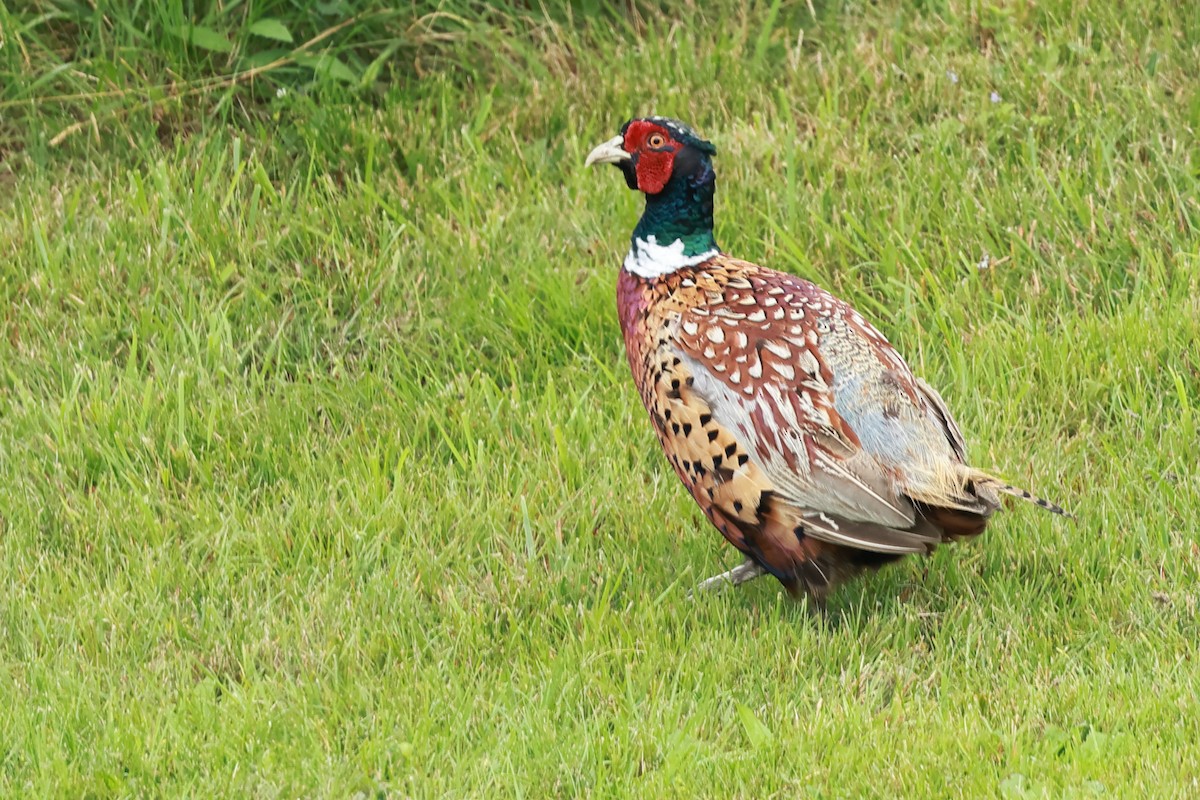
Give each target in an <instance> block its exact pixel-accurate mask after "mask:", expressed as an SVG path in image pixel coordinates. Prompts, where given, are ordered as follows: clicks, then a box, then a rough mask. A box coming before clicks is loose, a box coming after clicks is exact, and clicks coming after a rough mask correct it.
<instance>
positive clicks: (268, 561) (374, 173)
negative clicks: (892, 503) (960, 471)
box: [0, 0, 1200, 798]
mask: <svg viewBox="0 0 1200 800" xmlns="http://www.w3.org/2000/svg"><path fill="white" fill-rule="evenodd" d="M304 5H305V4H299V3H297V4H292V3H288V2H283V1H282V0H275V1H274V2H263V3H260V4H257V5H254V6H251V5H249V4H245V5H239V4H238V3H227V4H225V5H217V6H212V7H211V8H208V9H207V10H192V9H190V6H189V5H187V4H184V5H180V4H179V3H173V4H172V3H163V4H161V6H156V5H153V4H143V7H139V9H138V10H137V11H136V12H131V11H129V10H127V9H126V8H125V4H116V3H106V2H101V3H99V4H98V5H97V4H79V5H78V6H75V5H73V4H71V3H68V2H65V1H64V2H55V3H50V2H46V0H41V1H40V2H32V3H29V4H18V5H17V6H12V7H9V8H8V10H3V9H0V31H2V33H0V41H3V46H2V47H0V159H3V163H0V190H2V191H0V294H2V297H3V312H2V316H0V484H2V485H3V486H4V487H5V488H4V491H3V492H2V493H0V582H2V584H3V586H4V591H3V593H2V594H0V626H2V627H0V632H2V637H0V693H2V694H0V703H2V704H3V706H4V709H5V710H4V713H3V714H0V734H2V735H0V794H3V795H8V796H12V795H27V796H46V795H61V796H72V797H75V796H91V797H123V796H154V795H165V796H180V795H185V796H265V797H270V796H287V797H291V796H333V797H345V796H350V795H356V794H357V795H358V796H371V797H375V796H396V797H407V796H413V797H435V796H446V797H460V796H486V797H508V796H523V797H544V796H563V797H576V796H599V797H609V796H633V797H664V796H679V797H699V796H728V797H829V798H834V797H864V796H879V797H897V796H901V797H939V798H940V797H966V798H975V797H993V796H998V797H1055V798H1057V797H1091V796H1105V797H1142V796H1154V797H1167V796H1177V797H1184V796H1192V795H1194V793H1195V792H1196V791H1197V783H1196V781H1197V778H1196V776H1197V775H1200V744H1198V742H1200V702H1198V700H1197V697H1198V696H1200V669H1198V668H1197V663H1196V660H1197V642H1198V641H1200V624H1198V620H1197V603H1198V602H1200V589H1198V588H1197V587H1198V586H1200V547H1198V545H1197V536H1196V531H1197V530H1198V529H1200V499H1198V498H1200V472H1198V471H1197V467H1196V464H1197V462H1198V461H1200V439H1198V436H1197V432H1198V427H1200V347H1198V344H1197V343H1198V342H1200V299H1198V298H1200V203H1198V200H1197V198H1198V197H1200V193H1198V190H1200V144H1197V139H1196V135H1195V132H1196V130H1197V129H1200V88H1198V86H1197V83H1196V81H1195V76H1196V75H1197V74H1200V12H1197V11H1194V10H1191V9H1190V8H1189V6H1188V4H1184V3H1172V2H1167V0H1159V1H1158V2H1153V1H1152V2H1149V3H1139V4H1133V3H1123V2H1108V3H1090V2H1089V3H1085V2H1084V0H1045V2H1039V3H1036V4H1033V3H1026V2H1007V0H1005V2H1000V3H997V4H991V5H984V4H977V3H968V2H960V1H957V0H948V1H947V2H936V0H935V1H934V2H927V3H906V2H900V1H899V0H887V1H886V2H881V3H858V2H851V3H846V4H840V5H839V4H834V3H816V4H814V5H813V6H812V7H811V8H810V6H809V5H808V4H807V3H805V2H791V1H790V0H789V1H788V2H774V3H767V2H760V3H758V4H757V5H755V6H754V7H753V8H751V9H750V10H741V9H740V8H738V7H737V6H735V5H733V4H732V3H729V4H726V5H720V6H717V7H711V8H710V7H709V6H707V5H706V6H705V10H699V9H697V8H696V7H694V6H692V5H689V4H686V3H672V2H663V3H662V4H661V5H660V4H651V3H636V4H628V5H622V6H621V9H620V10H617V11H613V10H607V9H606V8H605V7H604V6H603V4H599V3H593V4H589V3H578V4H574V5H572V6H560V5H558V4H550V6H549V7H548V8H544V7H542V6H541V5H540V4H529V5H532V6H536V8H532V9H530V8H527V7H525V6H524V5H514V6H512V7H507V8H505V9H501V10H496V9H494V8H486V7H484V6H482V5H475V4H465V3H462V4H458V5H453V6H452V5H451V4H443V5H437V6H427V5H412V6H405V7H402V8H401V9H400V10H398V11H387V10H386V9H383V7H382V5H381V4H379V5H372V4H368V3H362V4H358V5H356V4H353V3H342V4H338V3H328V4H325V5H323V6H322V8H324V9H325V10H323V11H321V12H319V14H315V15H314V14H307V13H305V12H303V11H302V8H303V7H304ZM193 11H194V13H192V12H193ZM188 13H192V16H191V17H190V18H191V19H192V21H193V22H194V23H196V24H198V25H202V26H203V27H204V28H205V29H206V30H209V31H211V32H215V33H217V34H218V35H221V36H225V37H226V38H227V39H228V41H229V42H230V48H229V51H228V52H217V51H211V50H206V49H205V48H203V47H199V46H197V45H196V44H195V42H194V41H193V40H187V41H185V38H182V37H181V36H180V35H176V34H170V33H164V32H165V31H170V30H178V24H180V23H179V21H180V20H186V19H188V18H189V17H188ZM262 19H272V20H276V21H278V22H280V24H283V25H285V27H287V28H288V29H289V32H290V33H291V35H292V38H293V43H291V44H283V45H282V51H283V52H282V54H276V55H275V56H274V57H275V58H276V59H280V58H282V59H283V60H284V62H285V63H283V64H281V65H279V66H277V67H271V68H270V69H267V70H266V71H265V72H264V73H262V74H258V75H255V76H254V78H253V79H252V80H251V79H246V78H243V77H238V76H242V75H244V74H245V71H246V70H248V69H254V65H255V64H256V63H268V64H269V63H271V62H270V61H263V59H264V58H267V57H265V56H262V55H261V51H263V50H264V49H266V48H268V45H270V46H272V47H273V46H274V45H271V43H270V42H260V41H258V39H261V38H263V37H261V36H256V35H255V34H252V33H251V32H250V28H249V26H250V25H252V24H254V23H255V22H257V21H260V20H262ZM347 20H352V21H353V22H352V23H351V24H348V25H347V26H346V27H343V28H340V29H338V30H337V31H336V32H334V33H331V34H330V35H329V36H328V37H327V38H325V39H322V40H321V41H319V42H317V43H316V44H314V45H313V46H312V48H311V52H310V50H300V51H297V50H296V49H295V48H296V47H298V46H299V45H301V44H302V43H304V42H307V41H309V40H310V39H313V38H314V37H316V36H318V35H320V34H321V33H322V32H323V31H329V30H332V29H334V28H335V27H336V26H338V25H339V24H341V23H343V22H346V21H347ZM172 26H175V27H172ZM260 30H274V29H273V28H271V27H269V26H268V27H266V28H260ZM206 41H208V42H209V44H212V41H211V40H206ZM256 54H258V55H256ZM306 54H308V56H310V57H311V58H313V59H317V61H312V60H309V61H307V62H305V63H301V62H300V61H297V60H296V58H295V56H297V55H300V56H305V55H306ZM323 57H327V58H336V59H338V60H339V63H341V64H343V65H344V66H345V67H346V70H347V71H348V72H346V73H343V72H342V71H341V70H340V69H338V68H333V67H329V66H328V64H329V62H328V61H320V59H321V58H323ZM254 59H258V61H254ZM301 60H303V59H301ZM322 65H324V66H322ZM952 76H953V77H952ZM164 86H172V87H174V88H172V89H170V90H165V89H163V88H162V87H164ZM993 92H994V93H996V98H995V99H996V102H993V99H992V97H991V95H992V93H993ZM56 98H57V99H56ZM35 99H36V100H37V104H36V105H35V104H33V102H32V101H33V100H35ZM649 112H656V113H665V114H671V115H675V116H679V117H681V118H684V119H687V120H689V121H691V122H693V123H694V124H695V125H696V126H697V127H698V128H699V129H700V130H701V131H702V132H703V133H704V134H706V135H707V136H708V137H709V138H711V139H712V140H713V141H714V142H715V143H716V144H717V146H718V148H719V157H718V162H717V165H718V170H719V174H720V182H719V194H718V201H717V214H718V230H717V234H718V240H719V241H720V242H721V243H722V244H723V245H724V247H725V248H726V249H727V250H728V251H729V252H731V253H733V254H736V255H739V256H742V257H745V258H749V259H751V260H755V261H759V262H762V263H766V264H769V265H772V266H775V267H778V268H781V269H785V270H788V271H791V272H794V273H796V274H799V275H803V276H805V277H810V278H812V279H814V280H816V281H818V282H819V283H822V284H823V285H825V286H827V287H829V288H831V289H833V290H835V291H836V292H838V293H839V294H841V295H842V296H844V297H846V298H847V299H849V300H850V301H852V302H853V303H855V304H856V305H857V306H858V307H859V308H861V309H862V310H863V311H864V312H866V313H867V314H868V316H870V317H871V318H872V319H873V320H874V321H875V322H876V323H877V325H878V326H879V327H880V328H881V329H882V330H883V331H884V332H885V333H886V334H887V335H888V336H889V337H890V338H891V339H892V340H893V341H894V342H895V343H896V344H897V345H898V347H899V348H900V350H901V351H902V352H903V353H905V354H906V355H907V357H908V359H909V361H910V363H911V364H912V365H913V366H914V368H915V369H916V370H917V371H918V372H919V373H920V374H922V375H924V376H925V377H926V378H928V379H929V380H930V381H931V382H932V383H933V384H934V385H936V386H938V387H940V388H941V389H942V393H943V395H944V396H945V397H946V399H947V401H948V402H949V404H950V405H951V407H952V408H953V409H954V410H955V412H956V414H957V416H958V418H959V420H960V422H961V423H962V425H963V427H964V429H965V430H966V432H967V435H968V438H969V442H970V451H971V456H972V458H973V460H974V462H975V463H976V464H978V465H979V466H981V467H985V468H995V469H997V470H999V471H1000V472H1002V473H1003V474H1005V475H1006V476H1007V477H1009V478H1011V479H1012V480H1014V481H1016V482H1019V483H1021V484H1025V485H1029V486H1030V487H1031V488H1034V489H1036V490H1038V491H1039V492H1041V493H1044V494H1045V495H1046V496H1047V497H1050V498H1052V499H1054V500H1056V501H1058V502H1061V503H1063V504H1064V505H1067V506H1068V507H1070V508H1071V509H1072V510H1073V511H1074V512H1075V513H1076V515H1077V516H1078V520H1077V522H1076V523H1075V524H1067V523H1063V522H1061V521H1058V520H1056V519H1054V518H1051V517H1050V516H1049V515H1045V514H1040V513H1038V511H1037V509H1033V508H1025V507H1019V508H1013V509H1011V510H1010V511H1009V512H1007V513H1004V514H1002V515H1001V516H999V517H997V519H996V521H995V524H994V526H993V528H992V529H991V531H990V532H989V534H988V535H986V536H985V537H983V538H982V539H981V540H979V541H976V542H971V543H966V544H962V545H960V546H954V547H947V548H942V549H941V550H939V551H938V552H937V553H936V554H935V555H934V556H933V557H932V558H930V559H928V560H926V561H920V560H909V561H906V562H904V563H902V564H901V565H899V566H896V567H892V568H889V569H887V570H886V571H884V572H882V573H880V574H878V575H876V576H874V577H871V578H868V579H866V580H864V581H861V582H859V583H857V584H855V585H853V586H851V587H848V588H847V589H845V590H843V591H841V592H840V593H839V594H838V595H837V596H836V597H835V598H834V600H833V602H832V603H831V609H830V613H829V614H828V616H827V617H826V618H824V619H812V618H810V617H809V616H808V615H807V614H806V612H805V610H804V608H803V606H801V605H797V604H795V603H793V602H791V601H789V600H787V599H786V598H785V597H783V596H781V594H780V592H779V587H778V586H777V585H776V584H774V583H772V582H769V581H767V580H763V581H759V582H757V583H755V584H752V585H751V586H749V587H746V588H745V589H744V590H739V591H727V592H722V593H718V594H714V595H711V596H704V597H701V598H699V599H697V600H695V601H689V600H688V599H687V597H686V594H687V590H688V588H689V587H690V586H691V585H692V584H694V583H695V582H696V581H698V580H700V579H702V578H705V577H707V576H709V575H711V574H714V573H715V572H717V571H720V570H722V569H724V568H726V567H727V566H730V565H732V564H733V563H736V561H737V559H736V558H735V556H734V554H733V553H731V551H730V550H729V548H727V547H726V546H725V544H724V543H723V540H722V539H721V538H720V536H719V535H718V534H717V533H716V532H715V531H713V530H712V529H710V527H709V526H708V525H707V524H706V523H705V522H704V520H703V518H702V517H701V515H700V514H699V512H698V511H697V510H696V509H695V508H694V506H693V504H692V502H691V501H690V499H689V498H688V497H687V496H686V494H685V492H684V491H683V489H682V488H681V487H680V486H679V485H678V482H677V480H676V479H675V477H674V476H673V474H672V473H671V472H670V470H669V467H668V465H667V464H666V463H665V460H664V459H663V458H662V456H661V454H660V453H659V451H658V446H657V444H656V442H655V440H654V437H653V435H652V433H651V429H650V425H649V423H648V421H647V420H646V419H645V414H644V412H643V410H642V409H641V407H640V403H639V401H638V399H637V395H636V393H635V392H634V390H633V387H632V384H631V381H630V378H629V375H628V370H627V367H626V365H625V362H624V353H623V351H622V347H621V344H620V337H619V333H618V330H617V324H616V319H615V314H614V309H613V284H614V280H615V276H616V270H617V267H618V264H619V261H620V258H621V256H622V255H623V253H624V250H625V248H626V246H627V237H628V233H629V231H630V230H631V229H632V226H633V224H634V222H635V221H636V216H637V213H638V205H639V200H638V198H637V197H636V196H634V194H633V193H631V192H628V191H627V190H625V188H624V185H623V182H622V181H621V179H620V177H619V176H618V175H617V174H616V172H615V171H613V170H600V171H597V170H588V171H585V170H584V169H583V168H582V162H583V158H584V155H585V154H586V153H587V151H588V149H589V148H590V147H591V146H592V145H593V144H595V143H597V142H599V141H601V140H603V139H604V138H607V137H610V136H612V135H613V133H614V132H615V130H616V128H617V126H618V125H619V124H620V123H621V122H623V121H624V120H625V119H626V118H628V117H629V116H630V115H632V114H635V113H649ZM985 257H986V258H987V267H986V268H980V266H979V265H980V263H981V262H982V261H983V260H984V258H985Z"/></svg>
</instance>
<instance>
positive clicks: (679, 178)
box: [633, 157, 718, 256]
mask: <svg viewBox="0 0 1200 800" xmlns="http://www.w3.org/2000/svg"><path fill="white" fill-rule="evenodd" d="M716 183H717V181H716V175H715V174H714V173H713V170H712V165H711V162H709V160H708V158H707V157H705V158H703V159H702V160H701V161H700V164H699V165H698V169H697V170H696V171H695V172H693V173H691V174H682V175H674V176H672V178H671V180H670V181H669V182H668V183H667V185H666V187H664V188H663V190H662V191H661V192H659V193H658V194H655V195H646V210H645V211H643V212H642V218H641V220H639V221H638V224H637V227H636V228H634V229H633V246H634V248H637V246H638V240H639V239H640V240H642V241H643V242H648V241H651V239H650V237H652V236H653V237H654V240H653V241H656V242H657V243H658V244H659V245H660V246H665V245H669V244H671V243H672V242H675V241H676V240H678V241H681V242H683V253H682V255H684V256H698V255H702V254H704V253H710V252H712V251H714V250H717V249H718V248H717V240H716V239H715V238H714V237H713V194H714V193H715V191H716Z"/></svg>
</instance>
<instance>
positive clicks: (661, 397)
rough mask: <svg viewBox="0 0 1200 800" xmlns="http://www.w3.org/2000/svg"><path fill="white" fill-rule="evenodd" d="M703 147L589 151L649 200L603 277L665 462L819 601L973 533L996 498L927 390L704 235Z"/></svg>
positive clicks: (650, 142) (719, 523)
mask: <svg viewBox="0 0 1200 800" xmlns="http://www.w3.org/2000/svg"><path fill="white" fill-rule="evenodd" d="M715 153H716V149H715V148H714V147H713V146H712V145H711V144H710V143H709V142H706V141H704V140H703V139H701V138H700V137H699V136H697V135H696V134H695V133H694V132H693V131H692V129H691V128H689V127H688V126H687V125H684V124H683V123H681V122H678V121H676V120H672V119H667V118H665V117H647V118H643V119H633V120H630V121H629V122H627V123H625V125H624V126H622V128H621V133H620V135H619V136H616V137H615V138H613V139H611V140H609V141H607V142H604V143H603V144H601V145H600V146H598V147H596V149H594V150H592V152H591V153H590V154H588V157H587V162H586V163H587V165H589V166H590V165H592V164H614V165H616V166H617V167H619V168H620V170H621V172H622V173H623V174H624V175H625V182H626V183H627V184H628V185H629V187H630V188H631V189H638V190H640V191H641V192H643V193H644V194H645V195H646V208H645V211H644V212H643V214H642V218H641V221H640V222H638V224H637V227H636V228H635V229H634V231H633V241H632V244H631V246H630V249H629V253H628V255H626V256H625V263H624V266H623V268H622V269H621V272H620V277H619V278H618V280H617V310H618V313H619V314H620V318H621V331H622V333H623V334H624V338H625V348H626V352H627V355H628V357H629V366H630V368H631V369H632V370H633V378H634V381H635V382H636V384H637V388H638V391H639V392H640V394H641V396H642V401H643V402H644V403H645V405H646V410H647V411H648V412H649V413H650V418H651V420H653V422H654V428H655V431H656V432H657V433H658V438H659V440H660V441H661V442H662V446H663V450H665V451H666V454H667V458H668V459H669V460H670V462H671V464H672V465H673V466H674V467H675V472H676V473H677V474H678V475H679V478H680V480H682V481H683V484H684V486H686V487H687V488H688V491H690V492H691V494H692V496H693V497H694V498H695V500H696V502H697V503H698V504H699V505H700V508H701V509H703V511H704V513H705V515H707V517H708V518H709V520H711V521H712V523H713V525H715V526H716V527H717V529H718V530H719V531H720V532H721V533H722V534H724V536H725V538H726V539H728V540H729V542H730V543H731V544H733V546H734V547H736V548H737V549H738V550H740V551H741V552H742V553H743V554H744V555H745V556H746V563H744V564H742V565H741V566H740V567H737V568H735V569H733V570H730V571H729V572H726V573H725V574H723V575H719V576H717V577H715V578H710V579H709V580H708V581H705V582H704V583H702V584H701V586H702V587H704V586H708V585H711V584H713V583H714V582H718V581H722V580H730V581H731V582H733V583H734V584H738V583H742V582H745V581H747V580H750V579H752V578H755V577H758V576H759V575H762V574H764V573H770V574H772V575H774V576H775V577H776V578H778V579H779V581H780V582H781V583H782V584H783V585H784V586H785V587H786V588H787V589H788V591H789V592H790V593H792V594H793V595H800V594H804V593H807V594H808V595H809V596H811V597H812V598H813V599H814V600H816V601H817V603H818V604H820V603H823V601H824V598H825V597H826V595H827V594H828V593H829V592H830V591H831V590H832V589H833V588H834V587H835V586H836V585H837V584H839V583H841V582H843V581H845V580H847V579H849V578H851V577H853V576H855V575H856V574H858V573H859V572H861V571H863V570H864V569H867V568H877V567H880V566H882V565H884V564H886V563H888V562H891V561H894V560H896V559H898V558H901V557H903V556H904V555H906V554H908V553H928V552H930V551H932V550H933V549H934V547H935V546H936V545H938V544H939V543H941V542H943V541H947V540H950V539H953V538H956V537H959V536H974V535H977V534H979V533H982V532H983V529H984V528H985V527H986V525H987V522H988V518H989V517H990V516H991V514H992V513H993V512H994V511H995V510H996V509H997V508H999V506H1000V498H999V496H1000V495H1001V494H1009V495H1014V496H1016V497H1020V498H1023V499H1025V500H1029V501H1030V502H1033V503H1035V504H1037V505H1038V506H1040V507H1042V508H1044V509H1047V510H1049V511H1052V512H1054V513H1056V514H1064V513H1065V512H1063V510H1062V509H1061V508H1059V507H1058V506H1056V505H1054V504H1052V503H1049V502H1047V501H1045V500H1042V499H1040V498H1038V497H1035V496H1033V495H1031V494H1030V493H1029V492H1027V491H1024V490H1022V489H1017V488H1015V487H1013V486H1010V485H1009V484H1007V483H1005V482H1004V481H1002V480H1000V479H999V478H996V477H994V476H992V475H989V474H988V473H986V472H983V471H982V470H979V469H975V468H973V467H970V466H968V465H967V464H966V447H965V444H964V442H963V437H962V433H961V432H960V431H959V428H958V425H957V424H956V423H955V422H954V419H953V418H952V417H951V415H950V411H949V410H948V409H947V408H946V404H945V403H944V402H943V401H942V398H941V397H940V396H939V395H938V393H937V392H936V391H934V389H933V388H932V387H930V386H929V385H928V384H926V383H925V382H924V381H922V380H921V379H920V378H917V377H916V376H914V375H913V373H912V371H911V370H910V369H909V367H908V365H907V364H906V363H905V362H904V359H902V358H901V357H900V354H899V353H897V352H896V350H895V349H894V348H893V347H892V346H891V345H890V344H888V341H887V340H886V339H885V338H884V337H883V335H882V334H880V333H879V332H878V331H877V330H875V328H874V327H872V326H871V324H870V323H869V322H867V321H866V320H865V319H864V318H863V317H862V315H861V314H859V313H858V312H857V311H855V310H854V309H853V308H851V307H850V306H849V305H847V304H846V303H844V302H842V301H841V300H839V299H838V298H836V297H834V296H833V295H831V294H830V293H829V292H826V291H825V290H824V289H821V288H820V287H818V286H815V285H814V284H812V283H810V282H809V281H806V280H802V279H800V278H796V277H793V276H792V275H788V274H785V273H782V272H776V271H775V270H771V269H767V268H765V267H760V266H757V265H755V264H751V263H749V262H747V261H740V260H738V259H735V258H731V257H729V256H727V255H725V254H724V253H723V252H721V249H720V248H719V247H718V246H717V243H716V240H715V239H714V238H713V194H714V189H715V185H716V176H715V174H714V172H713V166H712V156H713V155H714V154H715Z"/></svg>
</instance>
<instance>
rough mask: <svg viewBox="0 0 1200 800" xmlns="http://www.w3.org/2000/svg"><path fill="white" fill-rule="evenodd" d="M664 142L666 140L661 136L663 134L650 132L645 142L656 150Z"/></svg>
mask: <svg viewBox="0 0 1200 800" xmlns="http://www.w3.org/2000/svg"><path fill="white" fill-rule="evenodd" d="M666 143H667V140H666V139H664V138H663V135H662V134H661V133H654V134H651V135H650V138H649V139H648V140H647V141H646V144H648V145H650V146H651V147H653V148H654V149H656V150H657V149H658V148H660V147H662V146H663V145H664V144H666Z"/></svg>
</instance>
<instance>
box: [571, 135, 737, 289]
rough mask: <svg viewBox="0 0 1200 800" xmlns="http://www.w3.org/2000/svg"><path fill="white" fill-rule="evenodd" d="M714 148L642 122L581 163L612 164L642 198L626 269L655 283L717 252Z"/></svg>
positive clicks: (705, 142) (694, 139)
mask: <svg viewBox="0 0 1200 800" xmlns="http://www.w3.org/2000/svg"><path fill="white" fill-rule="evenodd" d="M716 152H717V149H716V148H715V147H713V146H712V144H711V143H709V142H707V141H705V140H704V139H701V138H700V137H699V136H697V135H696V133H695V132H694V131H693V130H692V129H691V128H689V127H688V126H687V125H685V124H683V123H682V122H679V121H677V120H673V119H668V118H667V117H642V118H638V119H632V120H630V121H629V122H626V123H625V124H624V125H622V126H621V133H620V134H619V135H618V136H614V137H613V138H612V139H609V140H608V141H607V142H604V143H603V144H601V145H599V146H597V147H596V148H595V149H594V150H592V152H591V153H589V154H588V157H587V161H586V162H585V164H586V165H587V166H591V165H593V164H614V165H616V166H617V167H618V168H620V170H621V172H622V173H623V174H624V175H625V183H626V184H628V185H629V188H630V189H637V190H638V191H640V192H642V193H643V194H644V195H646V209H645V211H644V212H643V213H642V218H641V221H639V222H638V224H637V227H636V228H634V231H633V241H632V243H631V245H630V248H629V255H628V256H626V258H625V268H626V269H627V270H629V271H630V272H632V273H634V274H635V275H638V276H639V277H642V278H647V279H653V278H658V277H661V276H663V275H666V274H669V273H671V272H674V271H675V270H678V269H681V268H683V267H687V266H694V265H696V264H699V263H702V262H703V261H706V260H707V259H709V258H712V257H713V256H714V255H716V254H717V253H719V252H720V249H719V248H718V247H717V242H716V239H715V238H714V237H713V194H714V192H715V191H716V183H717V177H716V173H715V172H714V171H713V166H712V157H713V156H714V155H716Z"/></svg>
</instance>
